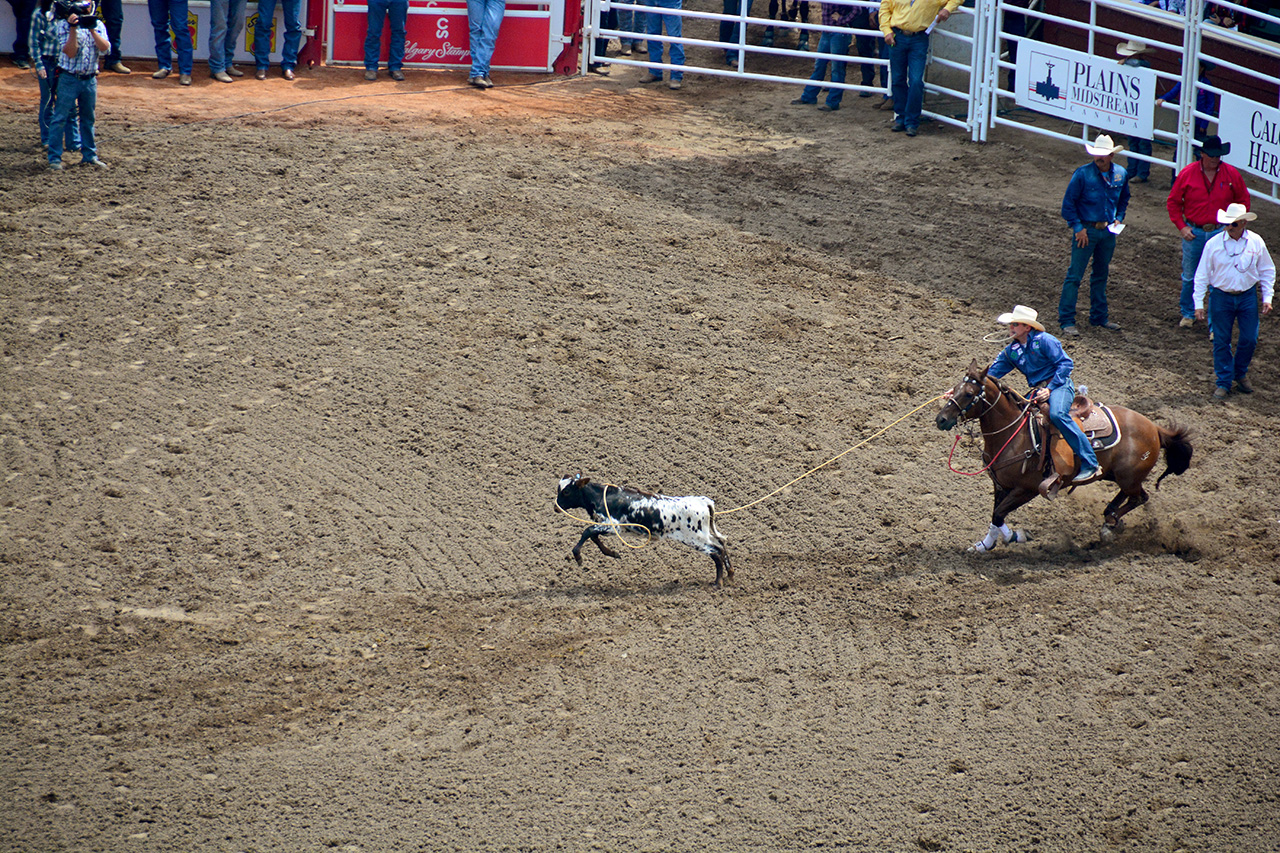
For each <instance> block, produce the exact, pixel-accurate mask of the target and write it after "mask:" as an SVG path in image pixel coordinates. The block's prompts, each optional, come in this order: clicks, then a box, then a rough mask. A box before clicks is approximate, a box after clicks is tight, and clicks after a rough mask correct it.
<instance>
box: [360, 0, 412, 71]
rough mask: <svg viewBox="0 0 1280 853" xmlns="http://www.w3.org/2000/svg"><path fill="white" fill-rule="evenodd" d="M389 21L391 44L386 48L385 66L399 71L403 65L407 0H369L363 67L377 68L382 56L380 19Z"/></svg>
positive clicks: (407, 10)
mask: <svg viewBox="0 0 1280 853" xmlns="http://www.w3.org/2000/svg"><path fill="white" fill-rule="evenodd" d="M383 18H389V19H390V21H391V44H390V46H389V47H388V48H387V68H389V69H391V70H392V71H399V70H400V68H401V67H402V66H403V65H404V30H405V25H406V24H407V23H408V21H409V0H369V29H368V31H367V32H366V33H365V36H364V67H365V68H367V69H369V70H370V71H377V70H378V59H380V58H381V56H382V20H383Z"/></svg>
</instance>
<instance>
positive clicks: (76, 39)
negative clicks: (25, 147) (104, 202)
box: [49, 0, 111, 172]
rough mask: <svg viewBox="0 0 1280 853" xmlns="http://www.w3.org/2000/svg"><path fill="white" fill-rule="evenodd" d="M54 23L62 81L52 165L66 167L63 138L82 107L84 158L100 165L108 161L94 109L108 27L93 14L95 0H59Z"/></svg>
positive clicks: (51, 132)
mask: <svg viewBox="0 0 1280 853" xmlns="http://www.w3.org/2000/svg"><path fill="white" fill-rule="evenodd" d="M54 17H55V18H57V20H56V21H55V22H54V26H55V28H56V32H57V41H58V45H59V46H60V50H59V51H58V82H57V84H56V85H57V95H56V97H55V98H54V104H55V106H54V110H53V122H52V123H51V124H50V125H49V168H50V170H52V171H55V172H57V171H61V170H62V141H63V133H64V131H65V130H66V126H67V122H68V121H70V120H71V111H72V110H73V109H76V107H77V105H78V106H79V110H80V158H81V159H80V162H81V163H84V164H86V165H89V166H97V167H98V168H99V169H105V168H107V164H106V163H103V162H102V161H101V160H99V159H98V147H97V144H96V142H95V140H94V136H93V121H94V115H93V113H94V109H95V108H96V106H97V103H98V56H99V55H100V54H102V53H106V52H108V51H110V50H111V42H110V41H108V40H107V27H106V25H105V24H103V23H102V21H100V20H98V19H97V18H96V17H94V15H93V0H76V2H70V3H68V2H66V0H56V2H55V3H54Z"/></svg>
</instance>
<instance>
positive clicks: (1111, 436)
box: [1076, 406, 1120, 450]
mask: <svg viewBox="0 0 1280 853" xmlns="http://www.w3.org/2000/svg"><path fill="white" fill-rule="evenodd" d="M1076 423H1078V424H1080V429H1082V430H1084V434H1085V436H1087V437H1088V439H1089V444H1090V446H1091V447H1093V449H1094V450H1110V449H1111V448H1112V447H1115V446H1116V445H1117V444H1119V443H1120V425H1119V424H1118V423H1116V416H1115V415H1113V414H1112V413H1111V409H1109V408H1107V407H1106V406H1094V407H1093V411H1091V412H1090V413H1089V417H1087V418H1085V419H1084V420H1083V421H1080V420H1077V421H1076Z"/></svg>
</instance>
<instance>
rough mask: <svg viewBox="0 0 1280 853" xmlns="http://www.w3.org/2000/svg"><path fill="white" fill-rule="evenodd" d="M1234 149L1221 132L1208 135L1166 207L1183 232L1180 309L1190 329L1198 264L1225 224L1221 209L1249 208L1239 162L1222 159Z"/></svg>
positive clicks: (1181, 323)
mask: <svg viewBox="0 0 1280 853" xmlns="http://www.w3.org/2000/svg"><path fill="white" fill-rule="evenodd" d="M1230 153H1231V143H1230V142H1223V141H1222V140H1221V139H1220V138H1219V137H1217V136H1210V137H1207V138H1206V139H1205V141H1204V145H1202V146H1201V147H1200V159H1198V160H1197V161H1196V162H1194V163H1192V164H1191V165H1189V166H1187V167H1186V168H1185V169H1183V170H1182V171H1181V172H1179V173H1178V177H1177V178H1176V179H1175V180H1174V182H1173V189H1171V190H1169V199H1168V201H1166V202H1165V207H1167V208H1168V210H1169V221H1170V222H1172V223H1173V227H1174V228H1177V229H1178V233H1179V234H1181V235H1182V296H1181V297H1180V298H1179V300H1178V310H1179V311H1180V312H1181V313H1182V319H1181V320H1179V321H1178V326H1179V327H1181V328H1183V329H1188V328H1190V327H1191V326H1192V324H1194V323H1195V316H1196V306H1195V302H1194V300H1193V294H1194V292H1195V279H1196V267H1198V266H1199V265H1200V255H1201V254H1202V253H1203V252H1204V244H1205V242H1206V241H1207V240H1208V239H1209V238H1210V237H1212V236H1213V235H1214V232H1216V231H1217V230H1218V229H1219V228H1221V227H1222V226H1221V225H1219V224H1218V211H1219V210H1226V208H1227V205H1229V204H1231V203H1232V202H1235V203H1236V204H1242V205H1244V208H1245V210H1248V209H1249V188H1248V187H1246V186H1245V185H1244V178H1242V177H1241V176H1240V172H1239V171H1237V170H1236V167H1235V166H1232V165H1231V164H1229V163H1224V162H1222V158H1223V157H1224V156H1226V155H1227V154H1230Z"/></svg>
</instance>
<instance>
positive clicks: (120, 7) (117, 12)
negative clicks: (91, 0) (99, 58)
mask: <svg viewBox="0 0 1280 853" xmlns="http://www.w3.org/2000/svg"><path fill="white" fill-rule="evenodd" d="M98 9H99V14H101V15H102V23H103V24H105V25H106V27H107V41H109V42H111V52H110V53H108V54H107V55H106V56H105V57H104V61H103V64H104V65H106V66H107V67H108V68H110V67H111V66H112V65H115V64H116V63H117V62H119V61H120V33H121V31H122V30H124V0H101V2H100V3H99V4H98Z"/></svg>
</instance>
